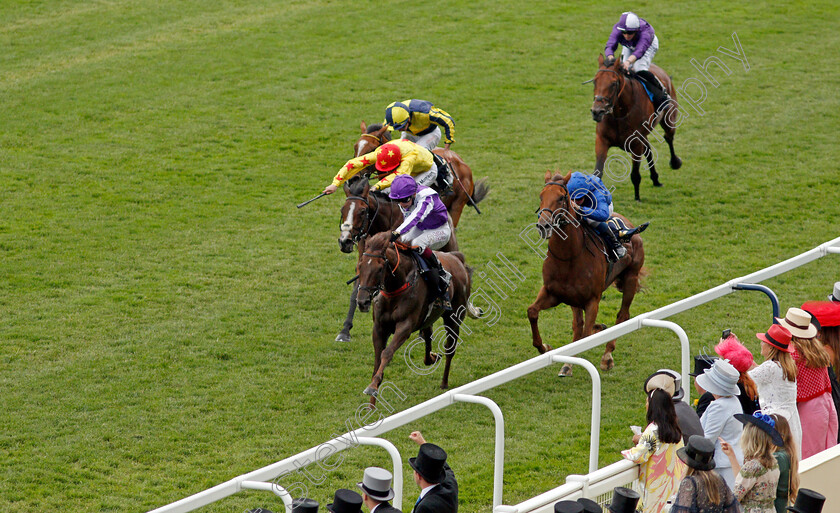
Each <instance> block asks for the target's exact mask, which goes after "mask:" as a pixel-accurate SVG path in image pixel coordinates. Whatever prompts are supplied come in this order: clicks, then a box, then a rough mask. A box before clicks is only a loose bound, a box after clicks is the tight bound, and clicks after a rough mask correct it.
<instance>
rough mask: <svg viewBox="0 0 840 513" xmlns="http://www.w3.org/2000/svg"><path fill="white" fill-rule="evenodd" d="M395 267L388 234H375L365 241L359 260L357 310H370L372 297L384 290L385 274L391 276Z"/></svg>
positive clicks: (394, 256)
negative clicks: (363, 250)
mask: <svg viewBox="0 0 840 513" xmlns="http://www.w3.org/2000/svg"><path fill="white" fill-rule="evenodd" d="M397 265H398V264H397V254H396V249H394V245H393V243H392V242H391V233H390V232H382V233H377V234H376V235H374V236H373V237H371V238H370V240H368V241H367V243H366V244H365V252H364V253H362V258H360V259H359V295H358V296H357V297H356V304H357V305H358V306H359V310H361V311H362V312H367V311H369V310H370V304H371V301H372V300H373V298H374V296H375V295H376V294H378V293H379V291H381V290H384V289H385V279H386V274H390V275H391V276H393V275H394V271H396V267H397Z"/></svg>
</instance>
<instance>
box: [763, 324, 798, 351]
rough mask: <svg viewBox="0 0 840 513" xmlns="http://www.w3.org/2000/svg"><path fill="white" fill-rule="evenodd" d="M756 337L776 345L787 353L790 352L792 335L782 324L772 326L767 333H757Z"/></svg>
mask: <svg viewBox="0 0 840 513" xmlns="http://www.w3.org/2000/svg"><path fill="white" fill-rule="evenodd" d="M755 337H756V338H757V339H758V340H760V341H762V342H764V343H766V344H769V345H771V346H773V347H775V348H776V349H778V350H779V351H783V352H785V353H789V352H790V339H791V337H792V335H791V334H790V331H788V330H787V328H785V327H783V326H782V325H780V324H774V325H772V326H770V329H768V330H767V333H756V334H755Z"/></svg>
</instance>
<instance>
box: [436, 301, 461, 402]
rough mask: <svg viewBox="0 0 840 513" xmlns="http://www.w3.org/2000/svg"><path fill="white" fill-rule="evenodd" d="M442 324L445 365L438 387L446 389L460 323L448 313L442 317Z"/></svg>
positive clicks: (459, 331) (456, 345)
mask: <svg viewBox="0 0 840 513" xmlns="http://www.w3.org/2000/svg"><path fill="white" fill-rule="evenodd" d="M443 325H444V326H445V327H446V328H447V329H446V330H445V331H444V333H445V335H444V336H445V337H446V345H444V354H446V366H445V367H444V368H443V379H442V380H441V382H440V388H441V389H443V390H446V389H447V388H449V367H450V365H452V357H453V356H455V349H456V348H457V347H458V336H459V335H460V333H461V323H459V322H458V319H457V317H455V316H454V315H452V314H449V315H447V316H446V318H444V319H443Z"/></svg>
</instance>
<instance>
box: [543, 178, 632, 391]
mask: <svg viewBox="0 0 840 513" xmlns="http://www.w3.org/2000/svg"><path fill="white" fill-rule="evenodd" d="M570 176H571V173H569V174H567V175H566V176H563V175H561V174H559V173H557V174H555V175H554V176H552V174H551V172H550V171H546V173H545V186H544V187H543V189H542V192H541V193H540V208H539V209H538V210H537V215H538V216H539V219H538V220H537V229H538V230H539V232H540V236H541V237H542V238H543V239H548V255H547V256H546V258H545V260H543V268H542V274H543V286H542V288H541V289H540V292H539V294H537V299H536V300H535V301H534V304H532V305H531V306H529V307H528V320H529V321H530V322H531V334H532V336H533V339H534V347H536V348H537V350H538V351H539V352H540V353H544V352H546V351H550V350H551V346H549V345H547V344H544V343H543V341H542V337H540V330H539V327H538V322H539V315H540V311H541V310H546V309H548V308H553V307H555V306H557V305H558V304H560V303H565V304H567V305H569V306H570V307H572V314H573V317H572V332H573V338H572V341H573V342H574V341H575V340H579V339H581V338H584V337H588V336H589V335H591V334H592V333H593V330H594V327H595V318H596V317H597V316H598V304H599V302H600V301H601V295H602V294H603V293H604V291H605V290H606V289H607V287H609V286H610V284H615V286H616V288H617V289H618V290H619V291H621V292H622V293H623V296H622V299H621V310H619V312H618V317H617V318H616V323H621V322H624V321H626V320H627V319H629V318H630V303H632V302H633V297H634V296H635V295H636V292H637V291H638V290H639V278H640V276H641V274H642V272H643V271H642V266H643V265H644V263H645V251H644V248H643V247H642V239H641V237H639V236H638V235H633V237H632V238H631V239H630V242H629V244H625V247H626V248H627V254H626V255H625V256H624V257H623V258H622V259H621V260H619V261H618V262H616V263H615V264H610V263H609V262H608V261H607V258H606V252H607V251H608V249H606V248H605V246H604V242H603V241H602V240H601V237H600V236H598V235H597V234H596V233H595V232H594V230H591V229H590V228H589V226H588V225H587V224H586V221H585V220H583V219H582V218H581V216H580V213H579V212H578V211H577V210H576V209H574V208H573V204H572V202H571V201H570V199H569V191H568V189H567V188H566V183H567V182H568V180H569V177H570ZM613 216H615V217H621V218H622V219H624V220H625V222H626V221H627V220H626V219H625V218H624V217H622V216H620V215H618V214H613ZM627 224H628V226H630V224H629V222H628V223H627ZM614 349H615V341H614V340H612V341H610V342H609V343H607V346H606V348H605V349H604V355H603V356H602V357H601V369H603V370H610V369H611V368H613V366H614V365H615V363H614V361H613V357H612V352H613V350H614ZM560 374H561V375H563V376H569V375H571V366H569V365H564V366H563V369H562V370H561V371H560Z"/></svg>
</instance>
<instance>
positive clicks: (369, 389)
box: [365, 387, 379, 397]
mask: <svg viewBox="0 0 840 513" xmlns="http://www.w3.org/2000/svg"><path fill="white" fill-rule="evenodd" d="M365 395H369V396H371V397H376V396H378V395H379V390H377V389H375V388H373V387H367V388H366V389H365Z"/></svg>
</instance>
